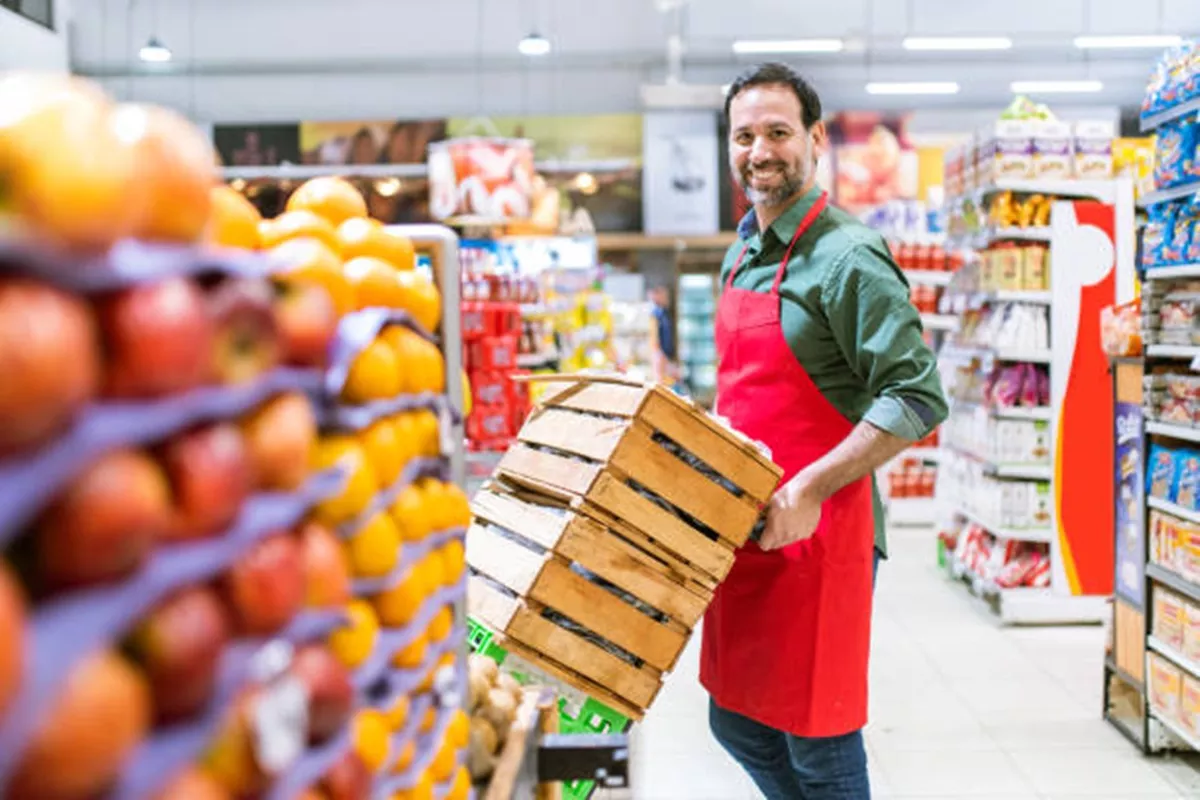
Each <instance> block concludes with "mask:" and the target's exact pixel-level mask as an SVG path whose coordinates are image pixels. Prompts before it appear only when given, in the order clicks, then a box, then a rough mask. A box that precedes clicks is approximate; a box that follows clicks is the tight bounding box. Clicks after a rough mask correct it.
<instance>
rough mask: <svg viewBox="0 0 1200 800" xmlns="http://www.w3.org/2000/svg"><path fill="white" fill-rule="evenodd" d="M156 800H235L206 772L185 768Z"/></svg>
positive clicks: (155, 797)
mask: <svg viewBox="0 0 1200 800" xmlns="http://www.w3.org/2000/svg"><path fill="white" fill-rule="evenodd" d="M154 800H233V795H231V794H230V793H229V792H228V790H226V788H225V787H224V786H222V785H221V784H220V783H218V782H217V780H216V779H215V778H213V777H211V776H210V775H208V774H207V773H205V772H204V771H202V770H200V769H197V768H196V767H185V768H184V770H183V772H181V773H179V774H178V775H176V776H175V778H173V779H172V780H171V782H170V783H168V784H167V785H166V786H164V787H163V788H162V791H160V792H159V793H158V794H156V795H155V796H154Z"/></svg>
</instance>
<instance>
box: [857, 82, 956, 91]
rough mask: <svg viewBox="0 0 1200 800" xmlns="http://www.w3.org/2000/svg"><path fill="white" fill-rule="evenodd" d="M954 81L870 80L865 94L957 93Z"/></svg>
mask: <svg viewBox="0 0 1200 800" xmlns="http://www.w3.org/2000/svg"><path fill="white" fill-rule="evenodd" d="M958 89H959V86H958V84H957V83H955V82H954V81H909V82H904V81H898V82H871V83H868V84H867V94H958Z"/></svg>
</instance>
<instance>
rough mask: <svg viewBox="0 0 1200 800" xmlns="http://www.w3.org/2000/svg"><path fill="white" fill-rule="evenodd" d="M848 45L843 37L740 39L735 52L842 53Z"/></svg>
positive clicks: (734, 48)
mask: <svg viewBox="0 0 1200 800" xmlns="http://www.w3.org/2000/svg"><path fill="white" fill-rule="evenodd" d="M845 47H846V43H845V42H844V41H842V40H841V39H739V40H738V41H736V42H734V43H733V52H735V53H739V54H742V55H747V54H757V53H840V52H841V51H842V50H843V49H844V48H845Z"/></svg>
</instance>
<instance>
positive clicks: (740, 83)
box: [725, 61, 821, 128]
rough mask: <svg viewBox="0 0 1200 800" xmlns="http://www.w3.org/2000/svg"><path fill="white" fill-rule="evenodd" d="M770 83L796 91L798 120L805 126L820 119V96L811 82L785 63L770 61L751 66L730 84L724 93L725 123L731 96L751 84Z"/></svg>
mask: <svg viewBox="0 0 1200 800" xmlns="http://www.w3.org/2000/svg"><path fill="white" fill-rule="evenodd" d="M771 85H776V86H786V87H788V88H789V89H791V90H792V91H793V92H795V93H796V99H797V100H799V101H800V120H801V122H803V123H804V127H805V128H811V127H812V126H813V124H814V123H816V122H819V121H820V120H821V98H820V96H819V95H818V94H817V90H816V89H814V88H813V87H812V84H811V83H809V82H808V81H806V80H805V79H804V78H802V77H800V74H799V73H798V72H796V70H794V69H792V68H791V67H789V66H788V65H787V64H781V63H779V62H778V61H770V62H767V63H766V64H759V65H758V66H755V67H751V68H750V69H748V70H746V71H745V72H743V73H742V74H741V75H739V76H737V80H735V81H734V82H733V83H732V84H730V86H729V91H728V92H727V93H726V94H725V122H726V124H728V122H729V106H730V105H731V104H732V103H733V98H735V97H737V96H738V95H739V94H741V93H742V92H744V91H745V90H746V89H749V88H750V87H752V86H771Z"/></svg>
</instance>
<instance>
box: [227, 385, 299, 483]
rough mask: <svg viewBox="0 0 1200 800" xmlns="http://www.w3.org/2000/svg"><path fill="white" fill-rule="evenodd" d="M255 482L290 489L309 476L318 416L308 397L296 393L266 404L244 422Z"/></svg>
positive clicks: (243, 429)
mask: <svg viewBox="0 0 1200 800" xmlns="http://www.w3.org/2000/svg"><path fill="white" fill-rule="evenodd" d="M242 433H243V434H244V435H245V437H246V445H247V447H249V449H250V461H251V463H252V465H253V467H254V475H255V485H256V486H257V487H258V488H259V489H264V490H271V489H276V490H280V491H285V492H290V491H292V490H294V489H297V488H299V487H300V484H302V483H304V479H305V478H306V477H308V473H309V462H310V461H311V458H312V449H313V446H314V445H315V444H316V441H317V418H316V415H315V414H314V413H313V408H312V403H311V402H310V401H309V399H308V397H307V396H305V395H303V394H301V393H299V392H293V393H289V394H283V395H279V396H278V397H275V398H273V399H271V400H269V401H268V402H266V403H264V404H263V405H262V407H260V408H259V409H258V410H257V411H255V412H254V413H253V414H251V415H250V416H249V417H247V418H246V419H245V420H244V421H243V423H242Z"/></svg>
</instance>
